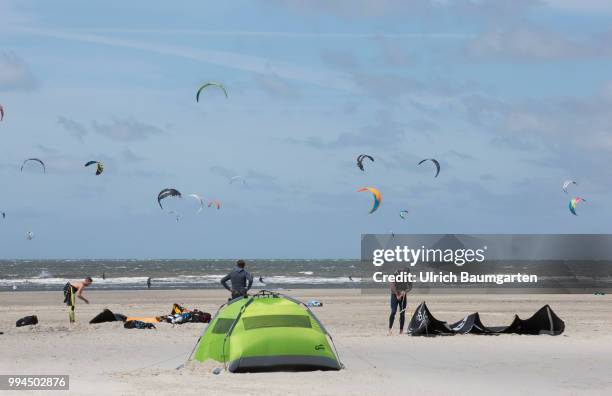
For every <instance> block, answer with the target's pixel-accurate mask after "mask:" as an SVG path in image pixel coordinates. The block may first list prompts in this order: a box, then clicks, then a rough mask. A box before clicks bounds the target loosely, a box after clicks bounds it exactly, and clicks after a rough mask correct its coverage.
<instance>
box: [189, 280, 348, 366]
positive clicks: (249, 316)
mask: <svg viewBox="0 0 612 396" xmlns="http://www.w3.org/2000/svg"><path fill="white" fill-rule="evenodd" d="M328 337H329V338H328ZM328 339H329V342H328ZM194 351H195V354H194V355H193V358H194V360H197V361H199V362H204V361H206V360H209V359H212V360H216V361H217V362H222V363H223V364H224V366H225V368H226V369H227V370H229V371H230V372H247V371H275V370H340V369H341V368H342V363H341V362H340V359H339V357H338V353H337V351H336V348H335V346H334V343H333V340H332V338H331V336H330V334H329V333H328V332H327V330H326V329H325V327H323V324H321V322H320V321H319V320H318V319H317V318H316V316H315V315H314V314H313V313H312V311H310V309H309V308H308V307H307V306H306V305H305V304H304V303H302V302H300V301H298V300H295V299H294V298H292V297H289V296H286V295H283V294H279V293H276V292H270V291H267V290H262V291H260V292H258V293H257V294H255V295H253V296H249V297H247V298H242V297H240V298H236V299H233V300H231V301H229V302H228V303H227V304H224V305H222V306H221V307H220V308H219V310H218V311H217V313H216V314H215V316H214V318H213V319H212V321H211V322H210V324H209V325H208V327H207V328H206V330H205V331H204V334H203V335H202V336H201V337H200V339H199V341H198V344H197V345H196V348H195V349H194Z"/></svg>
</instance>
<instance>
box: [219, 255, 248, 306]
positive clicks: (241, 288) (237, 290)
mask: <svg viewBox="0 0 612 396" xmlns="http://www.w3.org/2000/svg"><path fill="white" fill-rule="evenodd" d="M245 266H246V263H245V262H244V260H238V261H236V267H235V268H234V269H233V270H232V272H230V273H229V274H227V275H225V276H224V277H223V279H221V284H222V285H223V287H225V288H226V289H227V290H229V291H230V293H232V296H231V297H230V300H233V299H234V298H238V297H245V296H246V295H247V294H248V291H249V289H250V288H251V286H253V275H251V274H250V273H249V272H247V270H245V269H244V267H245ZM227 281H231V284H232V286H231V287H229V286H228V285H227Z"/></svg>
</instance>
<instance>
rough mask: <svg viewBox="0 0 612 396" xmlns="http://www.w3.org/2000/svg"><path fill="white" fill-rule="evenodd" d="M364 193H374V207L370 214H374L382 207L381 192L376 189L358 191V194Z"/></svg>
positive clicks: (365, 188) (366, 188)
mask: <svg viewBox="0 0 612 396" xmlns="http://www.w3.org/2000/svg"><path fill="white" fill-rule="evenodd" d="M363 191H369V192H371V193H372V196H373V197H374V205H373V206H372V209H371V210H370V213H374V211H376V209H378V207H379V206H380V202H381V201H382V196H381V194H380V191H378V189H376V188H374V187H363V188H360V189H359V190H357V192H363Z"/></svg>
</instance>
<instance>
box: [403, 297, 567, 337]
mask: <svg viewBox="0 0 612 396" xmlns="http://www.w3.org/2000/svg"><path fill="white" fill-rule="evenodd" d="M563 330H565V323H564V322H563V320H561V318H559V317H558V316H557V315H556V314H555V313H554V312H553V310H552V308H550V306H549V305H548V304H547V305H545V306H543V307H542V308H540V309H539V310H538V311H537V312H536V313H535V314H533V316H532V317H530V318H529V319H521V318H519V317H518V315H514V320H513V321H512V323H511V324H510V325H509V326H494V327H487V326H485V325H484V324H483V323H482V321H481V320H480V315H479V314H478V312H475V313H473V314H469V315H467V316H466V317H465V318H463V319H462V320H460V321H458V322H456V323H453V324H450V325H449V324H448V323H446V322H442V321H440V320H438V319H436V318H434V316H433V315H432V314H431V312H429V309H428V308H427V305H426V304H425V302H422V303H421V304H419V306H418V307H417V309H416V310H415V311H414V314H413V315H412V319H411V320H410V324H409V325H408V334H410V335H413V336H435V335H454V334H530V335H538V334H549V335H559V334H561V333H563Z"/></svg>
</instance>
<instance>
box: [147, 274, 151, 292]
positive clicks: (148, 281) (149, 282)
mask: <svg viewBox="0 0 612 396" xmlns="http://www.w3.org/2000/svg"><path fill="white" fill-rule="evenodd" d="M150 288H151V277H150V276H149V277H148V278H147V289H150Z"/></svg>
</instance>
